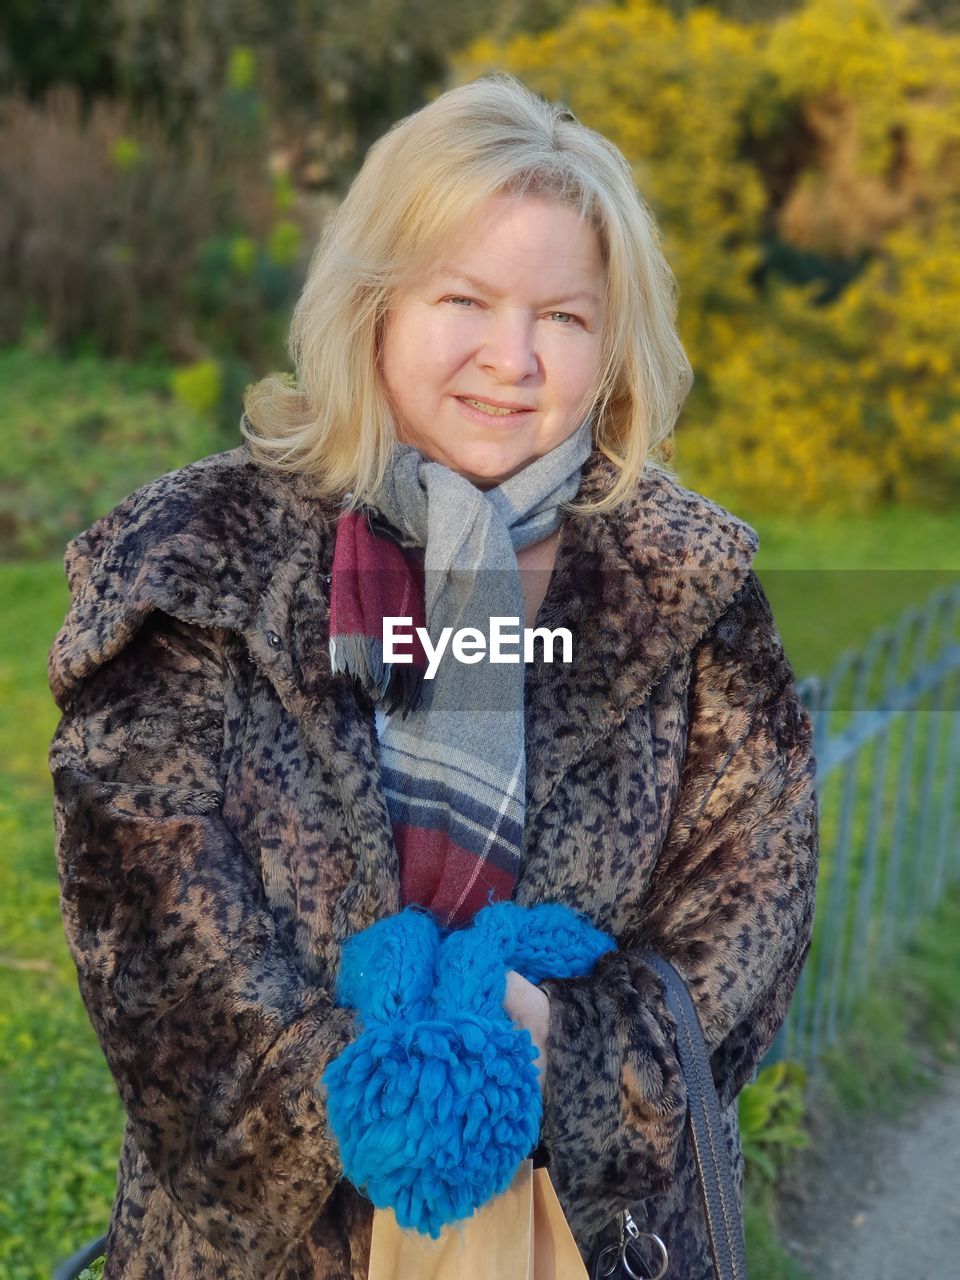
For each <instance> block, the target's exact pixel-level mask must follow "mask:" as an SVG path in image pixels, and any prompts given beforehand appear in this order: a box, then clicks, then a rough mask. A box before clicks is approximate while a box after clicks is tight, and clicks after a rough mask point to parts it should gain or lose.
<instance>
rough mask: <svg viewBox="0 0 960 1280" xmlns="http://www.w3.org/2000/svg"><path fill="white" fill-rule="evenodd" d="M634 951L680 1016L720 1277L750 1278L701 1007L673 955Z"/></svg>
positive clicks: (682, 1061)
mask: <svg viewBox="0 0 960 1280" xmlns="http://www.w3.org/2000/svg"><path fill="white" fill-rule="evenodd" d="M634 954H635V955H636V956H637V958H638V959H640V960H642V961H643V962H644V964H648V965H649V966H650V968H651V969H654V970H655V971H656V972H657V973H658V974H659V975H660V977H661V978H662V979H663V985H664V988H665V996H666V1004H667V1008H668V1009H669V1010H670V1012H671V1013H672V1014H673V1016H674V1018H675V1019H676V1022H677V1052H678V1055H679V1058H680V1066H681V1068H682V1069H683V1075H684V1079H685V1081H686V1085H687V1102H688V1110H689V1117H690V1128H691V1130H692V1133H693V1149H694V1155H695V1158H696V1161H697V1172H698V1174H699V1176H700V1188H701V1190H702V1192H703V1203H704V1208H705V1210H706V1217H707V1228H708V1231H709V1236H710V1251H711V1253H712V1255H713V1267H714V1271H715V1272H716V1277H717V1280H747V1262H746V1252H745V1249H744V1242H743V1217H742V1215H741V1214H740V1212H739V1210H738V1204H737V1196H736V1193H735V1191H734V1180H733V1169H732V1167H731V1164H730V1161H729V1160H728V1159H727V1158H726V1156H725V1151H726V1147H725V1143H724V1136H723V1130H722V1128H721V1123H720V1101H719V1099H718V1098H717V1090H716V1087H715V1085H714V1083H713V1074H712V1072H711V1070H710V1059H709V1057H708V1056H707V1046H706V1044H705V1043H704V1039H703V1032H702V1030H701V1028H700V1022H699V1020H698V1018H697V1011H696V1009H695V1008H694V1007H693V1001H692V1000H691V999H690V992H689V991H688V990H687V987H686V984H685V983H684V981H683V979H682V978H681V977H680V975H679V973H677V971H676V969H674V967H673V965H672V964H670V963H669V961H667V960H664V958H663V956H661V955H659V954H658V953H657V952H656V951H653V950H651V949H650V948H649V947H641V948H639V949H638V950H637V951H636V952H635V953H634Z"/></svg>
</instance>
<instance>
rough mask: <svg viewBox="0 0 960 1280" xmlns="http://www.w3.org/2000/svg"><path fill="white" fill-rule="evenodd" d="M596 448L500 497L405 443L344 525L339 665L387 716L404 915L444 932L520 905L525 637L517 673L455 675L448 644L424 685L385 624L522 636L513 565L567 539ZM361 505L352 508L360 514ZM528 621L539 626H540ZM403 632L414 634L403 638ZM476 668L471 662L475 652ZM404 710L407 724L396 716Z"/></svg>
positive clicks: (383, 750)
mask: <svg viewBox="0 0 960 1280" xmlns="http://www.w3.org/2000/svg"><path fill="white" fill-rule="evenodd" d="M591 449H592V421H591V419H589V418H588V419H587V420H586V421H585V422H584V423H583V424H582V425H581V426H580V427H579V428H578V429H577V430H576V431H575V432H574V433H573V435H571V436H569V437H568V438H567V439H566V440H564V441H562V442H561V443H560V444H559V445H557V447H556V448H555V449H552V450H551V451H550V453H547V454H545V455H544V456H543V457H541V458H538V459H536V461H534V462H532V463H530V464H529V465H528V466H526V467H524V469H523V470H522V471H520V472H518V473H517V474H516V475H514V476H511V477H510V478H509V479H508V480H505V481H504V482H503V483H502V484H500V485H498V486H496V487H495V488H493V489H488V490H481V489H478V488H477V487H476V486H475V485H473V484H472V483H471V482H470V481H469V480H467V479H466V478H465V477H464V476H461V475H459V474H458V473H457V472H455V471H453V470H451V469H450V468H448V467H445V466H443V465H442V464H440V463H437V462H432V461H430V460H428V459H427V458H425V457H424V455H423V454H422V453H421V452H420V451H419V450H417V449H415V448H413V447H412V446H410V445H402V444H401V445H398V446H396V447H395V449H394V452H393V454H392V456H391V461H390V466H389V469H388V472H387V475H386V478H385V480H384V483H383V485H382V486H381V489H380V490H379V491H378V493H377V495H376V498H375V500H374V502H372V503H371V504H370V505H369V506H367V507H365V508H363V509H361V510H360V511H355V510H354V511H351V510H344V511H343V512H342V513H341V515H340V518H339V521H338V523H337V533H336V542H335V546H334V555H333V572H332V579H333V580H332V586H331V596H330V662H331V667H332V669H333V671H334V672H345V673H347V674H348V675H351V676H353V677H355V678H356V679H357V680H358V681H359V683H360V684H361V686H362V687H363V688H364V689H365V690H366V692H367V693H368V694H369V696H370V697H371V698H372V699H373V700H374V702H375V703H377V704H378V708H379V709H381V710H382V711H383V712H385V713H387V715H389V719H384V717H382V716H381V717H380V719H381V722H382V724H383V728H382V732H381V736H380V763H381V780H382V784H383V789H384V797H385V799H386V803H387V810H388V813H389V815H390V822H391V826H392V829H393V836H394V841H395V843H396V847H397V855H398V861H399V869H400V891H401V900H402V902H403V905H404V906H406V905H407V904H408V903H412V902H415V903H418V904H420V905H422V906H425V907H428V908H429V909H430V910H431V911H432V912H433V913H434V914H435V915H436V916H437V918H438V920H439V922H440V923H441V925H443V926H444V927H448V928H449V927H451V926H457V925H461V924H465V923H467V922H468V921H469V920H470V919H472V917H473V915H474V913H475V912H476V911H477V910H478V909H479V908H480V907H483V906H486V905H487V904H488V903H489V902H491V901H504V900H507V899H509V898H510V897H511V895H512V893H513V888H514V885H515V884H516V882H517V877H518V875H519V871H520V854H521V847H522V841H523V828H524V809H525V802H526V768H525V751H524V722H523V712H524V706H523V690H524V668H523V651H522V631H521V634H520V643H519V644H518V645H516V646H511V648H509V649H508V650H507V652H509V653H515V654H517V655H518V658H519V660H518V661H515V662H491V661H489V658H488V657H487V656H486V655H484V656H483V658H482V660H481V661H479V662H477V661H475V662H473V663H465V662H462V661H459V660H458V659H457V657H456V656H455V655H454V653H453V652H452V637H451V643H450V644H448V645H447V648H446V650H445V651H444V653H443V656H442V657H441V658H440V660H439V663H438V664H437V666H436V670H435V673H434V674H433V676H432V678H430V679H428V678H427V670H428V655H427V651H426V647H425V646H424V645H423V644H422V643H420V641H419V640H418V639H417V638H416V632H415V631H413V633H412V635H413V642H412V644H411V643H406V644H405V645H404V647H403V648H402V649H400V650H399V651H400V652H402V653H404V654H409V655H410V657H411V659H412V661H411V662H409V663H402V662H397V661H394V662H392V663H390V662H385V661H384V651H383V620H384V618H387V617H394V618H400V617H403V618H407V617H409V618H412V620H413V621H412V627H413V628H416V627H423V628H424V629H425V631H426V633H427V635H428V636H429V641H430V644H431V646H433V647H434V648H435V647H436V646H437V644H438V642H439V641H440V638H441V632H442V630H443V629H444V628H446V627H450V628H452V629H453V632H454V633H456V632H457V631H459V630H461V629H463V628H467V627H472V628H475V629H476V630H477V631H479V632H480V633H481V635H482V636H483V637H485V638H486V637H488V635H489V632H490V620H491V618H495V617H502V618H510V619H518V620H519V621H518V623H517V627H516V628H512V629H521V628H522V627H523V626H524V605H523V593H522V591H521V587H520V574H519V568H518V564H517V552H518V551H519V550H522V549H523V548H524V547H528V546H532V545H533V544H534V543H536V542H540V541H541V540H542V539H543V538H546V537H548V536H549V535H550V534H551V533H553V532H554V531H555V530H556V529H557V528H558V526H559V524H560V521H561V519H562V512H561V511H560V509H559V506H558V504H559V503H561V502H569V501H570V500H572V499H573V498H574V497H576V494H577V491H578V489H579V487H580V473H581V469H582V467H583V464H584V462H585V461H586V459H587V458H588V457H589V455H590V452H591ZM349 499H350V495H347V498H346V499H345V501H346V502H349ZM532 622H533V619H530V620H529V624H530V625H532ZM403 634H404V635H405V636H406V635H410V634H411V633H410V630H409V629H408V628H404V629H403ZM465 656H466V654H465ZM397 712H399V713H400V714H399V715H398V714H394V713H397Z"/></svg>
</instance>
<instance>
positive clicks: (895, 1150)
mask: <svg viewBox="0 0 960 1280" xmlns="http://www.w3.org/2000/svg"><path fill="white" fill-rule="evenodd" d="M930 1069H931V1071H932V1072H933V1073H935V1074H936V1075H937V1076H938V1077H939V1079H940V1082H941V1086H942V1087H941V1091H940V1092H938V1093H936V1094H933V1095H931V1096H929V1097H926V1098H922V1099H920V1100H918V1101H917V1102H916V1103H914V1104H913V1105H912V1106H911V1109H910V1112H909V1114H908V1115H906V1116H904V1117H902V1118H901V1119H899V1120H897V1121H896V1122H895V1123H892V1122H889V1121H884V1122H876V1123H874V1124H873V1125H872V1126H871V1127H870V1128H869V1129H865V1128H864V1127H863V1126H862V1125H861V1126H859V1128H844V1126H842V1125H841V1126H832V1131H831V1132H830V1133H825V1132H818V1133H817V1134H816V1135H815V1142H816V1145H817V1148H818V1153H817V1155H816V1156H814V1155H813V1154H812V1153H806V1155H805V1158H804V1160H803V1162H802V1167H799V1166H798V1169H797V1171H796V1174H795V1176H793V1177H792V1178H791V1179H790V1181H789V1183H788V1185H787V1186H786V1187H785V1188H784V1196H783V1208H782V1211H781V1215H780V1228H781V1238H782V1240H783V1243H784V1245H785V1246H786V1247H787V1249H788V1250H789V1252H790V1254H791V1256H792V1257H794V1258H795V1259H796V1261H797V1263H798V1264H799V1265H800V1266H801V1267H803V1268H804V1270H805V1271H806V1272H808V1273H809V1274H810V1276H812V1277H816V1278H817V1280H839V1278H840V1277H843V1280H907V1277H910V1280H950V1278H952V1277H960V1065H953V1066H949V1067H944V1066H937V1065H935V1064H930Z"/></svg>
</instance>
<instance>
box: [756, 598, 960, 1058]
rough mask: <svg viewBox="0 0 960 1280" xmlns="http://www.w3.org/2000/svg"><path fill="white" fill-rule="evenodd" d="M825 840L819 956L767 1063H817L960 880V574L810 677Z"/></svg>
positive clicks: (806, 690) (814, 946) (807, 690)
mask: <svg viewBox="0 0 960 1280" xmlns="http://www.w3.org/2000/svg"><path fill="white" fill-rule="evenodd" d="M797 692H798V694H799V696H800V698H801V700H802V701H803V703H804V705H805V706H806V707H807V709H808V711H809V712H810V716H811V719H812V721H813V728H814V753H815V755H816V760H817V773H816V789H817V799H818V807H819V814H820V830H821V849H820V877H819V884H818V889H817V907H816V914H815V919H814V930H813V940H812V943H811V948H810V954H809V956H808V958H807V963H806V965H805V967H804V971H803V973H802V975H801V978H800V982H799V984H798V986H797V990H796V993H795V995H794V1000H793V1003H792V1006H791V1008H790V1012H789V1014H788V1015H787V1019H786V1021H785V1022H784V1024H783V1026H782V1027H781V1029H780V1032H779V1034H778V1035H777V1037H776V1039H775V1040H774V1042H773V1045H772V1046H771V1048H770V1051H769V1052H768V1054H767V1055H766V1057H765V1058H764V1060H763V1063H762V1064H761V1066H768V1065H770V1064H771V1063H773V1062H776V1061H777V1060H779V1059H780V1058H789V1059H791V1060H793V1061H799V1062H802V1063H803V1064H804V1065H805V1066H806V1067H807V1068H808V1069H809V1070H811V1071H816V1070H817V1068H818V1066H819V1064H820V1061H821V1056H822V1054H823V1051H824V1049H826V1048H827V1047H828V1046H829V1045H830V1044H831V1043H832V1042H833V1041H834V1040H835V1039H836V1037H837V1035H838V1032H839V1030H840V1029H841V1028H842V1027H843V1026H844V1025H845V1024H846V1023H847V1021H848V1019H849V1017H850V1014H851V1012H852V1010H853V1008H854V1006H855V1004H856V1002H857V1000H858V998H859V997H861V996H862V995H863V994H864V993H865V992H866V990H867V989H868V987H869V986H870V985H871V983H872V982H874V981H875V980H877V979H878V977H880V976H881V975H882V973H883V971H884V970H885V969H886V968H887V967H888V966H889V964H890V962H891V961H892V960H894V959H895V958H896V957H897V956H898V955H899V954H900V953H901V952H902V950H903V948H904V947H905V946H906V945H907V944H908V943H909V941H910V940H911V939H912V938H913V937H914V936H915V933H916V929H917V926H918V924H919V923H920V921H921V920H922V919H923V918H924V917H925V916H927V915H929V913H930V912H931V910H932V909H933V908H934V907H935V906H936V905H937V903H938V902H939V900H940V899H941V897H942V895H943V894H944V892H945V891H946V890H947V889H948V888H949V887H951V886H952V885H953V884H955V883H956V882H957V881H958V880H960V584H958V585H956V586H953V587H950V588H945V589H941V590H939V591H936V592H934V593H933V594H932V595H931V596H930V597H929V599H928V600H927V601H926V602H925V604H924V605H923V606H922V607H911V608H909V609H907V610H906V611H905V612H904V614H903V615H902V616H901V618H900V620H899V622H898V623H897V624H896V626H894V627H892V628H882V629H880V630H878V631H877V632H875V633H874V635H873V636H872V637H871V638H870V641H869V642H868V644H867V646H866V647H865V649H864V650H863V651H862V652H853V651H850V650H848V651H847V652H845V653H844V654H843V655H842V656H841V657H840V659H839V660H838V662H837V663H836V665H835V667H834V668H833V670H832V671H831V673H830V674H829V676H827V677H826V678H824V679H821V678H820V677H817V676H811V677H808V678H806V679H804V680H801V681H798V684H797Z"/></svg>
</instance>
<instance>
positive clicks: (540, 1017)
mask: <svg viewBox="0 0 960 1280" xmlns="http://www.w3.org/2000/svg"><path fill="white" fill-rule="evenodd" d="M503 1007H504V1010H505V1011H506V1013H507V1015H508V1016H509V1017H510V1018H511V1019H512V1020H513V1021H514V1022H515V1023H517V1025H518V1026H521V1027H525V1028H526V1029H527V1031H529V1032H530V1038H531V1039H532V1040H533V1043H534V1044H535V1045H536V1046H537V1048H538V1049H539V1050H540V1056H539V1058H537V1072H538V1073H539V1076H538V1078H539V1081H540V1092H541V1093H543V1079H544V1074H545V1072H546V1067H547V1033H548V1031H549V1029H550V997H549V996H548V995H547V993H546V992H545V991H541V990H540V988H539V987H535V986H534V985H533V983H532V982H528V981H527V979H526V978H524V977H523V976H522V975H521V974H519V973H517V971H516V970H515V969H509V970H508V971H507V994H506V996H505V998H504V1001H503Z"/></svg>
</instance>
